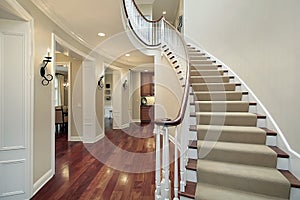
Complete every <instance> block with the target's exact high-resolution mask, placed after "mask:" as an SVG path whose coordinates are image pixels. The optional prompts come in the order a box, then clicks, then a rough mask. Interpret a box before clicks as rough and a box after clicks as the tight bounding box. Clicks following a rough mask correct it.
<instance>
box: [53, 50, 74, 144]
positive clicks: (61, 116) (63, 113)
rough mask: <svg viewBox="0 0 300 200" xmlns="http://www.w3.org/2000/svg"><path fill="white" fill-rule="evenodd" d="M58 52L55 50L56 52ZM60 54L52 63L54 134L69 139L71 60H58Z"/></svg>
mask: <svg viewBox="0 0 300 200" xmlns="http://www.w3.org/2000/svg"><path fill="white" fill-rule="evenodd" d="M58 53H59V52H58V51H57V52H56V54H58ZM60 60H61V56H56V62H55V65H54V69H55V73H54V74H55V76H54V106H55V136H56V137H60V136H64V135H65V136H66V137H67V140H68V141H69V140H70V136H71V134H70V132H71V120H69V113H70V112H71V91H69V90H70V81H71V62H70V61H69V62H60Z"/></svg>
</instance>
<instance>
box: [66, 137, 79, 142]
mask: <svg viewBox="0 0 300 200" xmlns="http://www.w3.org/2000/svg"><path fill="white" fill-rule="evenodd" d="M69 141H70V142H81V141H82V137H81V136H71V137H70V140H69Z"/></svg>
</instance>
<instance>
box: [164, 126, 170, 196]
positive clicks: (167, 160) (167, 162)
mask: <svg viewBox="0 0 300 200" xmlns="http://www.w3.org/2000/svg"><path fill="white" fill-rule="evenodd" d="M168 130H169V129H168V127H165V137H164V140H165V147H164V148H165V151H164V152H165V154H164V157H165V163H164V164H165V165H164V171H165V187H164V189H165V199H166V200H168V199H170V195H171V194H170V149H169V132H168Z"/></svg>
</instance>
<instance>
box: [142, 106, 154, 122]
mask: <svg viewBox="0 0 300 200" xmlns="http://www.w3.org/2000/svg"><path fill="white" fill-rule="evenodd" d="M140 114H141V116H140V117H141V123H150V122H151V121H154V106H141V113H140Z"/></svg>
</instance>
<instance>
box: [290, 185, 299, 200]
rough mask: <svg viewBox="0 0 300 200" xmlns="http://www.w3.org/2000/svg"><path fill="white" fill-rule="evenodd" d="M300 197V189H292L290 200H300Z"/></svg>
mask: <svg viewBox="0 0 300 200" xmlns="http://www.w3.org/2000/svg"><path fill="white" fill-rule="evenodd" d="M299 197H300V188H294V187H292V188H291V193H290V200H299Z"/></svg>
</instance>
